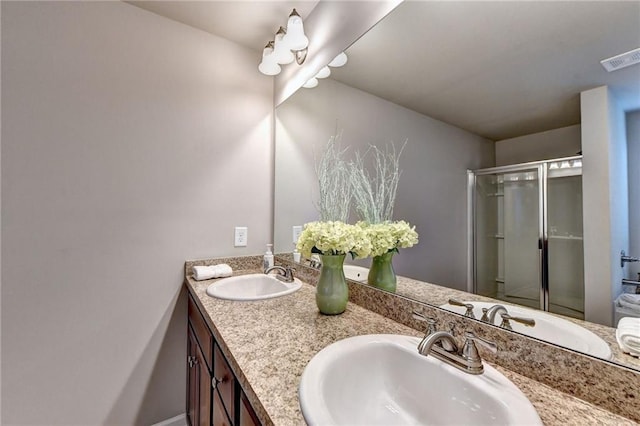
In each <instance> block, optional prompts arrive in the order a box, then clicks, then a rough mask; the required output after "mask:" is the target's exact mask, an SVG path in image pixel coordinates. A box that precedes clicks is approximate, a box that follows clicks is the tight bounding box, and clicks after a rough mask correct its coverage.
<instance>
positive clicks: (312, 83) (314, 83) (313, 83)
mask: <svg viewBox="0 0 640 426" xmlns="http://www.w3.org/2000/svg"><path fill="white" fill-rule="evenodd" d="M317 85H318V79H317V78H315V77H313V78H312V79H310V80H309V81H307V82H306V83H305V84H303V85H302V87H304V88H306V89H313V88H314V87H316V86H317Z"/></svg>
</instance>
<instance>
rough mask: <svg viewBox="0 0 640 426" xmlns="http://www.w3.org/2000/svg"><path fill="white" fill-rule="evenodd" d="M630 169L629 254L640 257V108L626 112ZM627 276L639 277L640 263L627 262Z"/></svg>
mask: <svg viewBox="0 0 640 426" xmlns="http://www.w3.org/2000/svg"><path fill="white" fill-rule="evenodd" d="M626 127H627V150H628V151H627V161H628V170H629V253H628V254H629V255H631V256H635V257H640V110H636V111H634V112H629V113H627V114H626ZM627 265H628V266H627V268H628V271H627V276H628V277H629V278H632V279H638V273H639V272H640V262H639V263H628V264H627Z"/></svg>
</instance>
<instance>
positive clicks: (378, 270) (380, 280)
mask: <svg viewBox="0 0 640 426" xmlns="http://www.w3.org/2000/svg"><path fill="white" fill-rule="evenodd" d="M395 253H396V252H395V251H389V252H387V253H385V254H383V255H380V256H375V257H374V258H373V259H372V260H371V268H369V275H368V276H367V282H368V283H369V284H370V285H372V286H374V287H377V288H379V289H381V290H386V291H390V292H392V293H395V291H396V282H397V280H396V272H395V271H394V270H393V263H392V260H393V255H394V254H395Z"/></svg>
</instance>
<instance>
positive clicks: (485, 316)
mask: <svg viewBox="0 0 640 426" xmlns="http://www.w3.org/2000/svg"><path fill="white" fill-rule="evenodd" d="M488 312H489V309H487V308H482V318H480V321H482V322H489V314H488Z"/></svg>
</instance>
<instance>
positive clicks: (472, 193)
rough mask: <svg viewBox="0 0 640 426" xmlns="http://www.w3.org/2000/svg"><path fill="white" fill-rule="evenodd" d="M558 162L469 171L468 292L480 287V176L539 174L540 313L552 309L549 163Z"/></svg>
mask: <svg viewBox="0 0 640 426" xmlns="http://www.w3.org/2000/svg"><path fill="white" fill-rule="evenodd" d="M553 161H554V160H545V161H534V162H530V163H522V164H515V165H510V166H499V167H491V168H487V169H479V170H467V231H468V234H467V235H469V238H468V240H467V243H468V246H467V256H468V260H467V291H468V292H470V293H473V294H477V293H476V287H477V279H476V278H477V275H476V274H477V270H478V269H477V264H476V256H475V250H476V242H477V238H478V236H477V235H478V234H477V219H476V214H475V212H476V202H477V196H476V184H477V179H476V178H477V176H484V175H492V174H504V173H514V172H526V171H535V172H536V173H537V176H538V281H539V283H540V297H539V302H540V309H541V310H545V311H547V310H548V309H549V267H548V263H549V257H548V239H547V237H548V234H547V213H546V208H545V206H546V204H547V167H548V166H547V163H548V162H553Z"/></svg>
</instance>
